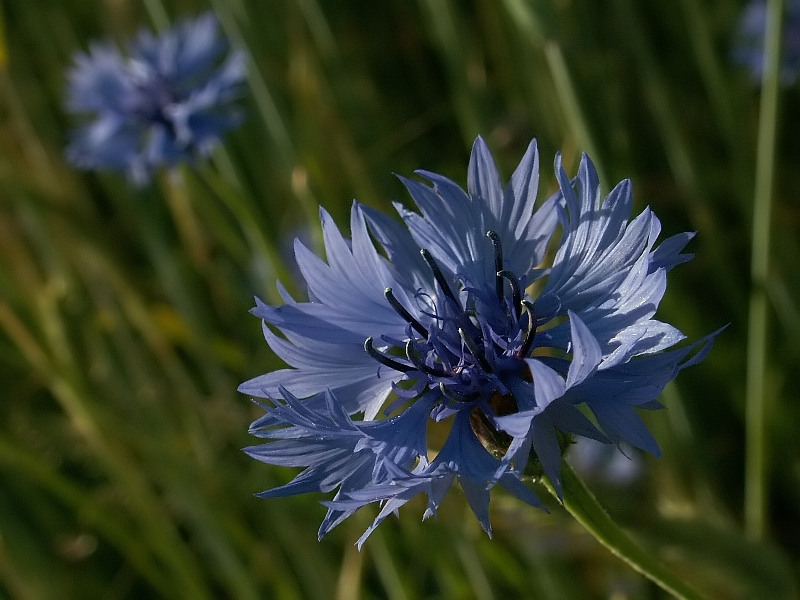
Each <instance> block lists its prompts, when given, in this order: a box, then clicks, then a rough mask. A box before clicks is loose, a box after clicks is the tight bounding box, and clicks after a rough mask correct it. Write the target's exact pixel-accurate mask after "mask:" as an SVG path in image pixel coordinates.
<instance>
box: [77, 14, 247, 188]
mask: <svg viewBox="0 0 800 600" xmlns="http://www.w3.org/2000/svg"><path fill="white" fill-rule="evenodd" d="M245 71H246V65H245V56H244V54H243V53H242V52H241V51H235V52H229V48H228V44H227V42H226V41H225V39H224V38H223V37H222V36H221V35H220V33H219V30H218V24H217V20H216V17H215V16H214V15H213V14H212V13H205V14H203V15H201V16H200V17H198V18H196V19H193V20H184V21H181V22H180V23H178V24H177V25H176V26H175V27H173V28H172V29H170V30H169V31H166V32H164V33H162V34H160V35H158V36H155V35H153V34H152V33H150V32H149V31H145V30H141V31H140V32H139V33H138V35H137V37H136V38H135V39H134V41H133V42H132V43H131V45H130V47H129V51H128V53H127V55H126V54H123V53H121V52H120V51H119V49H117V48H116V47H114V46H112V45H110V44H107V43H93V44H91V46H90V48H89V52H88V53H82V52H78V53H76V54H75V57H74V65H73V67H72V68H71V70H70V71H69V73H68V90H67V103H66V105H67V108H68V110H69V111H70V112H72V113H75V114H78V115H81V116H83V117H85V121H84V122H83V123H82V124H81V125H80V127H79V128H78V129H77V130H76V131H75V132H74V133H73V135H72V136H71V140H70V142H69V145H68V146H67V148H66V156H67V160H69V162H71V163H72V164H73V165H75V166H77V167H79V168H82V169H97V170H115V171H124V172H126V173H127V174H128V176H129V177H130V178H131V179H132V180H133V181H134V182H136V183H140V184H141V183H146V182H147V181H148V180H149V179H150V178H151V176H152V174H153V171H154V169H155V168H156V167H159V166H174V165H177V164H180V163H183V162H187V161H190V160H192V159H196V158H197V157H202V156H205V155H207V154H208V153H209V152H210V151H211V149H212V148H213V147H214V146H215V145H216V144H217V143H218V142H219V140H220V137H221V136H222V135H223V134H224V133H225V132H226V131H228V130H230V129H231V128H233V127H235V126H236V125H237V124H239V123H240V122H241V120H242V114H241V112H240V111H239V110H238V109H237V108H236V106H235V104H234V101H235V100H237V99H238V98H239V97H240V95H241V92H242V84H243V83H244V78H245Z"/></svg>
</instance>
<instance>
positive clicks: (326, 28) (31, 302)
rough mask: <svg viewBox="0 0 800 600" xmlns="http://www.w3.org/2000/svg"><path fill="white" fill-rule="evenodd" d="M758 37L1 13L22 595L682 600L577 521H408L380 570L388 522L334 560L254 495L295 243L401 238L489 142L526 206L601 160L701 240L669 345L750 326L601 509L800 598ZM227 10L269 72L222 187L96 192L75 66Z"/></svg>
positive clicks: (617, 14)
mask: <svg viewBox="0 0 800 600" xmlns="http://www.w3.org/2000/svg"><path fill="white" fill-rule="evenodd" d="M740 8H741V3H739V2H733V1H731V0H714V1H713V2H710V3H709V2H705V3H701V2H698V1H697V0H680V1H679V2H677V3H663V2H654V1H652V2H651V1H648V2H633V1H632V0H613V1H612V2H609V3H597V2H591V1H589V0H569V1H566V2H555V1H550V0H546V1H536V0H503V1H496V0H472V1H471V2H466V3H465V2H455V1H449V0H419V1H417V2H409V1H408V0H386V1H384V2H366V1H363V0H361V1H353V2H321V1H318V0H270V1H269V2H258V1H248V0H236V1H232V2H225V1H222V0H210V1H209V2H204V1H201V0H180V1H179V0H171V1H167V0H164V1H163V2H162V1H161V0H146V1H144V2H141V3H139V2H134V1H132V0H117V1H114V2H111V1H109V2H85V1H84V0H58V1H56V0H37V1H36V2H31V1H29V0H8V1H7V2H4V3H3V5H2V11H3V14H2V17H3V24H2V25H3V29H2V31H3V34H4V35H3V36H2V37H0V361H1V363H0V364H2V370H1V371H0V398H2V400H0V407H2V408H0V411H2V412H1V413H0V415H1V416H2V418H0V490H1V491H0V597H10V598H78V597H83V598H142V597H165V598H218V597H222V598H279V599H284V598H286V599H289V598H319V599H327V598H332V597H335V598H341V599H355V598H397V599H401V598H407V599H414V598H480V599H490V598H505V597H521V598H558V599H563V598H605V597H615V598H636V599H638V598H657V597H662V596H661V595H660V592H658V591H657V590H656V589H654V588H653V586H652V584H649V583H647V582H646V580H644V579H643V578H641V577H640V576H639V575H638V574H636V573H634V572H633V571H631V570H629V569H628V568H627V567H626V566H625V565H624V564H623V563H621V562H619V561H617V559H616V558H614V557H613V556H611V555H608V554H606V552H605V551H604V550H603V549H602V548H601V547H600V546H599V545H597V544H596V542H594V541H593V540H592V538H590V537H588V536H587V535H586V534H585V533H582V532H581V531H580V530H579V529H577V528H576V527H575V524H574V523H573V522H572V521H571V520H570V519H569V517H568V515H566V513H565V512H564V511H563V510H562V509H561V508H560V507H559V506H557V505H553V506H551V509H552V514H550V515H547V514H544V513H540V512H538V511H533V510H532V509H530V508H528V507H525V506H522V505H520V503H518V502H516V501H514V500H512V499H511V498H509V497H505V496H503V495H502V494H497V495H496V496H495V497H494V499H493V504H492V510H493V514H492V517H493V521H494V522H495V536H494V539H493V540H489V539H488V538H486V536H485V535H484V534H483V533H482V532H481V531H480V529H479V526H478V525H477V523H475V522H474V520H473V519H472V518H471V517H468V515H467V513H468V512H469V511H468V508H467V507H466V506H465V503H464V502H463V499H462V498H461V497H459V496H458V495H457V494H453V495H452V497H450V498H448V499H447V500H446V501H445V504H444V506H443V507H442V509H441V510H440V514H439V518H438V520H433V521H426V522H424V523H420V522H419V521H420V518H421V515H422V512H423V509H424V507H423V506H422V505H421V504H420V503H418V502H412V503H410V504H409V505H408V506H407V507H405V508H404V509H403V510H402V511H401V515H400V516H401V518H400V519H399V520H391V521H388V522H387V523H385V524H384V525H382V526H381V528H380V529H379V530H378V531H377V533H376V534H374V535H373V537H372V538H370V540H369V542H368V543H367V544H366V546H365V549H364V550H363V551H362V552H361V553H358V552H357V551H356V550H355V548H354V547H353V546H352V544H353V543H354V541H355V540H356V539H357V538H358V536H359V535H360V533H361V531H363V529H364V528H365V527H366V525H367V524H368V523H369V521H370V517H371V515H374V512H370V509H365V510H364V511H362V513H363V514H362V513H359V514H358V515H357V516H356V517H355V518H353V519H350V520H349V522H346V523H344V524H343V525H341V526H340V527H339V528H338V529H336V530H335V531H334V532H332V533H331V534H330V535H329V536H328V537H326V538H325V539H324V540H323V541H322V542H317V539H316V530H317V527H318V524H319V522H320V520H321V518H322V515H323V514H324V508H323V507H321V506H319V505H318V504H317V500H319V499H320V498H314V497H300V498H291V499H285V500H258V499H256V498H254V497H253V494H254V493H255V492H258V491H260V490H263V489H266V488H267V487H271V486H274V485H277V484H279V483H281V482H284V481H287V480H288V479H289V478H290V477H291V476H292V474H291V473H288V472H286V471H285V470H282V469H273V468H270V467H267V466H265V465H262V464H260V463H256V462H255V461H252V460H250V459H248V458H246V457H245V456H244V455H243V453H242V452H241V451H240V448H242V447H243V446H246V445H249V444H251V443H253V440H252V439H251V438H249V437H248V435H247V427H248V424H249V423H250V421H251V420H252V419H253V418H254V417H255V416H256V415H258V414H259V412H260V411H259V410H257V409H256V408H255V407H253V406H252V405H251V404H250V402H249V400H248V399H247V398H246V397H243V396H241V395H239V394H237V393H236V386H237V385H238V383H240V382H241V381H243V380H245V379H248V378H250V377H252V376H255V375H257V374H260V373H262V372H265V371H267V370H270V369H272V368H276V367H277V366H278V365H277V360H276V359H275V357H273V356H271V354H270V353H269V351H268V348H267V347H266V344H265V343H264V342H263V338H262V337H261V330H260V324H259V322H258V320H257V319H255V318H254V317H252V316H250V315H249V314H248V312H247V311H248V309H249V308H250V307H251V305H252V297H253V296H254V295H258V296H260V297H262V298H264V299H266V300H270V301H278V298H279V296H278V294H277V286H276V284H275V280H276V278H280V279H281V280H282V281H283V282H284V283H285V284H286V286H287V287H288V288H289V289H290V290H292V291H293V292H296V293H298V294H302V285H301V282H300V281H298V280H297V277H296V274H295V271H294V270H293V263H292V260H291V240H292V239H293V238H294V237H295V236H301V237H303V238H304V239H306V240H308V243H310V244H312V245H318V243H319V242H318V240H319V231H318V228H319V225H318V223H317V206H318V205H320V204H321V205H322V206H324V207H325V208H326V209H327V210H329V211H330V212H331V213H332V214H333V215H334V217H335V218H336V220H337V221H338V222H339V223H344V222H345V219H346V217H347V214H348V211H349V207H350V203H351V201H352V199H353V198H358V199H359V200H360V201H361V202H364V203H366V204H368V205H371V206H375V207H379V208H382V209H386V210H391V205H390V202H391V201H392V200H396V199H399V200H403V201H405V197H404V192H403V189H402V186H401V185H400V184H399V183H398V182H397V181H396V180H395V179H394V177H393V175H392V173H400V174H405V175H409V174H410V173H411V172H412V171H413V170H414V169H417V168H425V169H428V170H432V171H437V172H441V173H445V174H447V175H448V176H451V177H453V178H454V179H456V180H457V181H460V182H462V183H463V182H465V179H466V162H467V157H468V152H469V146H470V144H471V141H472V140H473V138H474V137H475V136H476V135H478V134H481V135H483V136H484V137H485V138H486V139H487V141H488V143H489V145H490V146H491V147H492V149H493V151H494V153H495V156H496V157H497V158H498V161H499V163H500V167H501V171H502V172H504V173H505V174H506V176H508V175H510V172H511V169H512V168H513V166H514V165H515V164H516V161H517V160H518V159H519V158H520V157H521V155H522V153H523V151H524V148H525V146H526V145H527V143H528V141H529V140H530V138H532V137H537V138H538V139H539V143H540V149H541V151H542V156H543V158H544V161H545V165H546V164H547V161H549V160H550V159H551V158H552V157H553V155H554V153H555V152H556V151H562V152H563V154H564V161H565V164H566V165H568V169H569V170H573V171H574V167H575V166H576V165H577V161H578V159H579V156H580V152H581V151H584V150H586V151H589V152H590V154H591V156H592V158H593V159H594V160H595V161H596V163H597V164H598V166H599V168H600V170H601V172H602V176H603V180H604V184H605V185H607V186H610V185H613V184H614V183H616V182H617V181H619V180H620V179H622V178H625V177H630V178H631V179H632V180H633V182H634V193H635V199H636V203H637V208H638V209H639V210H641V209H642V208H644V206H645V205H650V206H651V207H653V209H654V210H655V212H656V213H657V214H658V215H659V216H660V217H661V219H662V221H663V223H664V231H665V233H666V234H672V233H677V232H679V231H684V230H696V231H698V236H697V238H696V240H695V241H694V242H693V243H692V250H693V251H694V252H696V255H697V257H696V259H695V260H694V261H692V262H691V263H689V264H688V265H684V266H682V267H680V268H678V269H676V270H675V271H673V272H672V273H671V275H670V287H669V290H668V291H667V294H666V298H665V300H664V302H663V303H662V309H661V313H660V316H661V317H662V318H663V319H665V320H667V321H670V322H672V323H675V324H676V325H677V326H679V327H680V328H681V329H682V330H684V331H685V332H686V333H687V334H688V335H689V336H690V337H692V338H697V337H699V336H701V335H703V334H705V333H707V332H709V331H711V330H714V329H716V328H718V327H719V326H721V325H724V324H725V323H730V327H729V328H728V329H727V330H726V332H725V333H724V334H723V335H722V336H721V337H720V339H719V341H718V343H717V345H716V347H715V349H714V351H713V352H712V354H711V355H710V357H709V358H708V359H707V360H706V361H705V362H704V363H702V364H701V365H699V366H696V367H693V368H692V369H689V370H687V371H684V372H683V373H682V374H681V376H680V377H679V379H678V380H677V382H676V383H675V384H674V385H672V386H670V388H669V389H668V390H667V392H666V393H665V395H664V398H663V401H664V403H665V404H666V405H667V406H668V410H667V411H666V412H660V413H655V414H648V415H646V418H647V420H648V423H649V424H650V426H651V427H652V428H653V429H654V430H655V432H656V437H657V439H658V440H659V442H660V443H661V445H662V449H663V455H664V456H663V458H661V459H651V458H649V457H645V456H639V455H638V454H637V455H634V456H633V457H632V458H633V460H635V461H637V464H640V465H641V470H640V474H639V475H638V478H637V479H635V480H634V481H633V482H632V483H620V482H615V481H614V480H612V479H608V478H603V477H600V476H593V475H592V473H588V474H586V477H587V482H588V485H589V486H590V487H591V488H592V490H593V492H594V493H595V494H596V495H597V496H598V498H599V499H600V501H601V502H602V503H603V504H604V505H605V506H606V507H607V509H608V511H609V513H610V515H611V517H612V518H613V519H615V520H616V521H617V522H618V523H621V524H622V525H624V526H625V527H626V528H627V529H628V530H629V531H630V532H631V533H632V534H633V536H634V537H635V538H636V539H637V540H638V541H639V543H640V544H641V545H642V546H644V547H645V548H647V549H649V550H651V551H652V552H653V553H654V554H655V555H657V556H659V557H660V558H661V559H662V560H664V561H665V562H666V563H667V564H669V566H670V568H672V569H673V570H674V571H675V572H677V573H679V574H680V575H681V576H682V577H684V578H685V579H686V580H687V581H688V582H690V583H691V584H692V586H693V587H695V588H697V589H700V590H701V591H703V592H704V593H706V594H707V595H708V596H709V597H713V598H741V597H768V598H792V597H795V594H796V593H797V591H798V588H797V586H796V578H797V574H798V573H797V569H798V561H799V560H800V525H798V524H800V514H798V509H797V507H798V506H800V459H798V456H800V440H799V438H798V436H797V435H796V432H795V430H796V424H797V423H800V385H797V383H796V381H795V380H794V379H793V376H794V374H796V373H797V370H798V366H800V364H799V363H800V346H799V345H798V344H797V342H796V340H797V335H798V333H799V332H800V316H799V315H800V311H799V310H798V303H799V302H800V287H798V284H797V282H798V281H800V246H799V245H798V236H797V232H798V226H799V225H800V211H798V203H797V198H798V195H800V145H799V144H798V139H797V136H796V135H792V134H791V131H792V128H793V127H794V119H795V118H796V114H797V107H798V99H799V98H798V90H797V87H794V88H782V89H780V90H778V91H777V93H778V94H779V96H777V97H776V101H777V102H778V104H779V106H780V107H781V110H780V111H779V112H778V113H776V115H777V116H774V117H770V118H772V119H774V123H775V124H776V131H777V132H778V133H779V135H777V138H776V140H775V142H774V143H775V146H774V148H775V153H774V160H773V163H774V171H773V172H774V173H775V179H774V186H773V187H772V189H771V193H770V192H769V191H767V192H764V193H766V194H768V196H770V198H771V206H772V213H773V215H774V216H773V218H771V219H767V222H766V224H762V227H765V228H766V231H769V234H770V240H771V242H770V244H768V245H767V247H766V248H765V249H764V252H767V253H768V256H769V262H768V268H767V269H761V270H759V271H758V272H757V275H758V281H756V282H755V283H756V284H758V286H759V287H758V288H757V290H758V291H757V293H758V294H761V296H760V298H761V300H760V302H761V303H762V309H763V311H764V312H763V314H764V315H766V316H768V318H767V319H766V323H767V324H766V326H765V327H766V328H765V329H764V332H765V335H764V338H763V339H764V340H765V344H764V353H763V357H764V360H763V385H761V386H759V387H760V390H761V398H762V401H763V402H764V406H766V408H767V409H768V410H766V412H764V413H763V415H764V420H763V422H761V424H760V425H757V427H756V429H753V428H752V427H751V429H750V432H751V433H750V436H749V437H748V438H747V444H748V445H750V448H752V446H753V445H754V444H757V445H758V447H759V448H760V449H761V451H760V453H759V461H760V463H759V464H760V465H761V469H762V470H761V472H760V475H758V477H757V478H756V479H753V475H752V470H750V472H749V473H748V471H747V470H746V461H745V455H746V452H747V450H746V447H745V439H746V438H745V430H746V428H747V420H748V419H752V418H753V417H750V416H748V414H749V413H748V412H747V411H746V410H745V401H744V399H745V387H746V386H745V373H746V358H745V357H746V356H747V353H748V352H749V351H752V350H753V348H752V347H750V348H748V339H753V338H752V336H751V337H750V338H749V337H748V299H749V298H750V297H751V292H752V288H751V285H752V284H751V276H750V273H751V267H750V264H751V251H750V240H751V232H752V227H753V224H752V220H753V218H752V216H753V213H754V207H753V197H754V189H755V185H756V164H757V161H756V151H757V148H758V147H759V146H758V142H757V140H758V135H759V129H760V127H762V128H763V125H760V123H762V124H763V123H764V122H765V121H764V117H761V118H760V117H759V107H760V105H761V103H762V92H761V90H760V88H759V86H757V85H755V84H753V82H752V81H751V79H750V78H749V76H748V74H747V73H746V72H744V71H743V70H741V69H740V68H738V67H736V66H734V65H732V64H731V62H730V60H729V51H730V45H731V43H732V38H733V32H734V28H735V24H736V19H737V17H738V14H739V10H740ZM208 9H213V10H215V11H216V12H217V14H218V16H219V19H220V22H221V24H222V27H223V29H224V31H225V33H226V35H227V36H228V37H229V38H230V39H231V40H232V41H233V42H234V43H235V44H237V45H239V46H241V47H243V48H245V49H246V50H247V51H248V53H249V54H250V56H251V59H252V60H251V70H250V73H249V76H248V93H247V97H246V98H245V99H244V101H243V104H244V106H245V107H246V109H247V114H248V118H247V121H246V123H245V125H244V126H243V127H242V128H240V129H239V130H237V131H236V132H234V133H233V134H231V135H230V136H228V137H227V139H226V144H225V147H224V149H221V150H220V151H219V152H217V153H216V154H215V155H214V156H213V158H212V160H210V161H209V162H208V164H205V165H201V166H200V167H198V168H197V169H190V168H186V169H183V170H181V171H180V172H178V173H174V174H166V173H165V174H162V176H161V177H159V178H158V180H157V181H156V182H155V183H154V184H153V185H151V186H149V187H146V188H143V189H135V188H132V187H130V186H129V185H128V184H127V183H126V181H125V180H124V179H123V178H122V177H120V176H117V175H113V174H96V173H81V172H76V171H74V170H72V169H71V168H69V167H68V166H67V165H66V164H65V163H64V161H63V158H62V149H63V147H64V144H65V141H66V139H67V135H68V131H69V127H70V126H71V124H72V121H71V119H70V118H69V117H68V116H67V115H65V113H64V111H63V95H64V94H63V92H64V87H65V79H64V72H65V69H66V68H67V67H68V66H69V64H70V60H71V59H70V57H71V55H72V53H73V52H74V51H76V50H78V49H85V48H86V47H87V45H88V43H89V41H91V40H93V39H96V38H98V37H108V38H111V39H115V40H119V41H123V40H125V39H126V38H127V37H128V36H130V35H131V34H132V33H134V32H135V31H136V29H138V28H139V27H140V26H147V27H150V28H153V29H163V28H164V27H166V26H168V24H169V23H171V22H173V21H174V20H175V19H176V18H178V17H179V16H183V15H193V14H197V13H199V12H201V11H204V10H208ZM767 93H768V90H767V89H765V90H764V92H763V94H767ZM762 131H763V129H762ZM543 171H544V173H545V182H544V186H545V187H547V188H548V189H553V187H554V185H553V181H552V178H551V177H550V175H549V173H548V170H547V169H543ZM759 189H762V190H763V185H762V186H761V187H759ZM759 214H761V213H759V212H758V211H756V215H757V216H758V215H759ZM762 231H763V230H762ZM758 235H764V234H763V233H762V234H758ZM753 259H754V260H755V258H753ZM759 310H761V309H759ZM754 432H755V433H754ZM754 435H755V437H753V436H754ZM746 478H750V479H749V481H750V482H751V483H750V485H756V490H755V491H756V492H761V493H762V498H763V502H762V506H761V508H760V509H759V513H760V515H761V516H760V519H761V521H760V525H759V527H758V530H759V532H761V533H763V535H761V536H760V537H761V539H760V540H748V539H747V537H746V536H745V535H744V522H745V517H744V514H745V494H744V489H745V483H744V482H745V479H746ZM753 481H756V482H757V483H755V484H753ZM751 489H752V488H751ZM767 491H768V493H765V492H767ZM751 493H752V492H751Z"/></svg>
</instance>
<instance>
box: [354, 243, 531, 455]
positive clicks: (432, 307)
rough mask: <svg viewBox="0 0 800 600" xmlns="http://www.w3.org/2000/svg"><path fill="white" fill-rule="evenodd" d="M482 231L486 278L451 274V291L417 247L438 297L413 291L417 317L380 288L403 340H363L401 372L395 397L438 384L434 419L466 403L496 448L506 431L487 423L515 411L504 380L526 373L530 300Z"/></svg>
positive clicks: (478, 429)
mask: <svg viewBox="0 0 800 600" xmlns="http://www.w3.org/2000/svg"><path fill="white" fill-rule="evenodd" d="M486 236H487V237H488V238H489V239H490V240H491V243H492V246H493V249H494V263H495V264H494V266H495V272H496V276H495V281H494V284H495V285H494V286H493V287H492V286H486V285H479V286H475V285H473V284H472V283H471V282H470V281H467V280H466V279H464V278H462V277H459V278H458V279H457V280H458V281H459V282H460V286H459V288H460V289H459V290H458V293H456V292H454V291H453V288H452V287H451V286H450V284H449V283H448V281H447V279H446V277H445V275H444V273H442V271H441V269H440V268H439V266H438V264H437V263H436V261H435V259H434V258H433V256H432V255H431V254H430V252H428V251H427V250H422V251H421V254H422V258H423V260H424V261H425V263H426V264H427V265H428V268H429V269H430V271H431V274H432V275H433V278H434V281H435V282H436V287H438V289H439V291H440V293H437V294H436V297H437V299H438V300H434V298H433V297H432V296H431V295H430V294H427V293H424V292H421V291H418V292H417V294H416V295H415V298H416V300H417V301H418V304H419V313H421V314H422V315H424V316H425V317H427V318H428V320H427V325H423V324H422V323H421V322H420V320H419V319H417V318H415V317H414V316H413V315H412V314H411V312H410V311H409V310H408V309H407V308H406V307H405V306H403V305H402V304H401V303H400V302H399V301H398V300H397V298H396V297H395V295H394V293H393V292H392V289H391V288H387V289H386V290H385V296H386V300H387V301H388V302H389V304H390V305H391V306H392V308H393V309H394V310H395V311H396V312H397V313H398V314H399V315H400V316H401V317H402V318H403V319H404V320H405V321H406V322H407V323H408V327H407V330H406V332H407V335H408V339H406V340H397V339H393V338H390V337H388V336H382V341H383V342H385V343H386V344H387V349H386V350H383V351H379V350H377V349H376V348H375V346H374V344H373V339H372V338H367V340H366V341H365V343H364V347H365V350H366V351H367V352H368V353H369V355H370V356H371V357H372V358H374V359H375V360H376V361H378V362H379V363H381V364H382V365H384V366H386V367H389V368H391V369H393V370H395V371H399V372H402V373H404V374H405V379H406V381H410V382H411V386H410V388H409V389H403V390H401V389H399V388H396V391H397V393H398V395H399V396H400V398H401V400H408V399H410V398H418V397H420V396H421V395H422V394H423V393H425V392H426V391H427V390H438V391H439V399H438V403H437V404H436V406H435V407H434V408H433V410H432V412H431V417H432V418H433V419H434V420H436V421H440V420H442V419H445V418H446V417H448V416H450V415H452V414H454V413H456V412H459V411H461V410H469V411H470V424H471V425H472V429H473V432H474V433H475V435H476V436H477V437H478V439H479V440H480V441H481V443H482V444H483V445H484V446H485V447H486V448H487V450H489V451H490V452H492V453H495V454H496V453H497V451H501V452H504V451H505V449H507V448H508V444H509V443H510V441H511V438H510V437H509V436H508V435H507V434H505V433H503V432H501V431H498V429H497V428H496V427H495V426H494V425H492V422H493V419H494V418H495V417H498V416H503V415H507V414H511V413H514V412H516V411H517V404H516V402H515V400H514V398H513V396H512V395H511V393H510V392H509V390H508V388H507V387H506V383H505V382H506V381H507V380H508V378H509V377H515V378H521V379H525V380H528V381H530V380H531V375H530V370H529V369H528V367H527V365H526V363H525V359H526V358H527V357H528V356H529V355H530V352H531V348H532V346H533V339H534V336H535V333H536V327H537V322H536V318H535V316H534V313H533V305H532V303H531V302H530V301H528V300H526V299H523V296H522V289H521V287H522V286H521V283H520V279H519V278H518V277H517V276H516V275H515V274H514V273H512V272H510V271H508V270H505V269H504V268H503V251H502V247H501V244H500V239H499V237H498V236H497V235H496V234H495V233H494V232H492V231H489V232H487V234H486Z"/></svg>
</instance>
